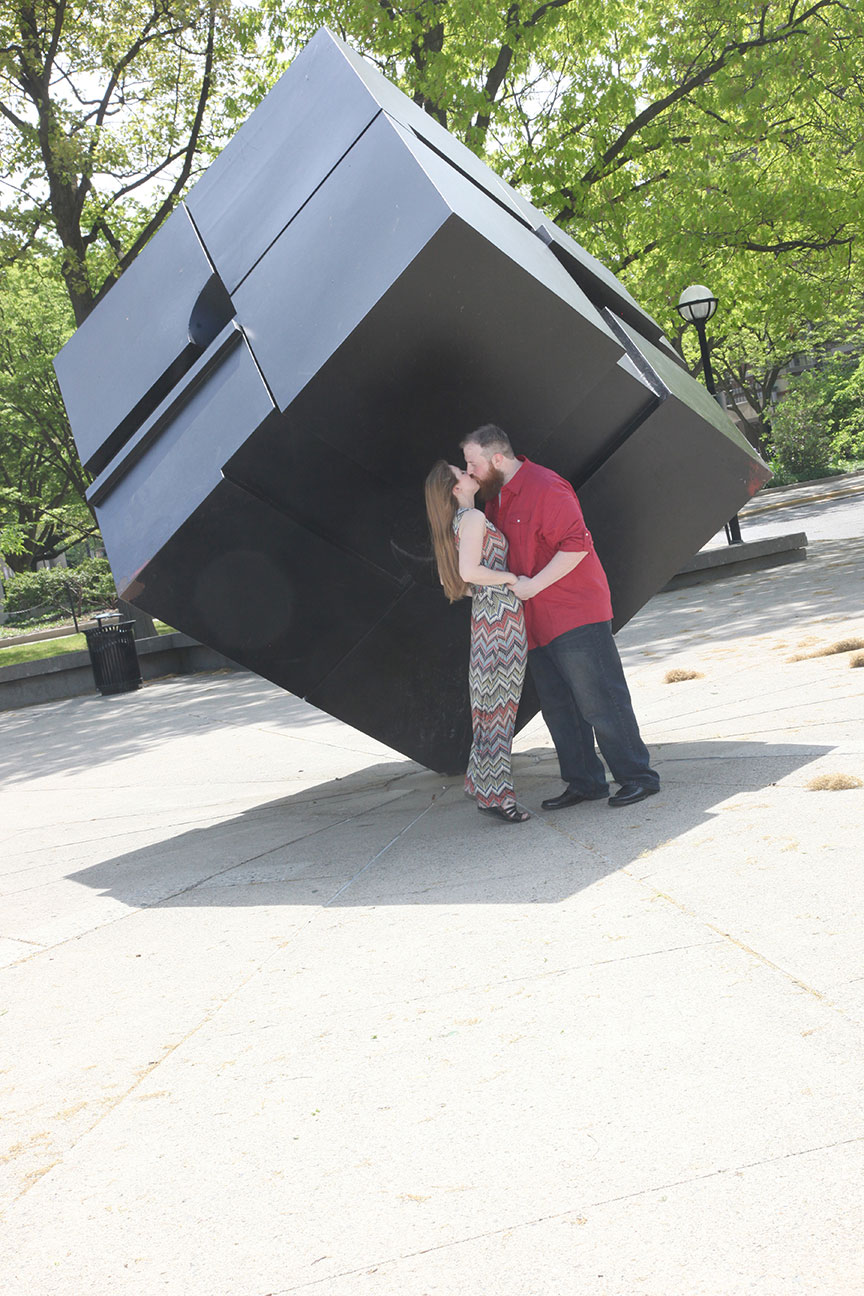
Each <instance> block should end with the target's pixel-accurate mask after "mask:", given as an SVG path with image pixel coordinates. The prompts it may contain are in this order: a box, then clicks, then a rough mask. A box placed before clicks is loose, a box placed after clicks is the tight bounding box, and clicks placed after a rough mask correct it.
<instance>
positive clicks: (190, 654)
mask: <svg viewBox="0 0 864 1296" xmlns="http://www.w3.org/2000/svg"><path fill="white" fill-rule="evenodd" d="M136 647H137V649H138V660H139V661H140V663H141V675H142V677H143V678H144V679H145V680H150V679H158V678H159V677H160V676H163V675H194V674H197V673H198V672H199V671H212V670H238V669H239V667H237V666H236V665H235V663H234V662H232V661H229V660H228V658H227V657H223V656H222V654H221V653H217V652H214V651H213V649H212V648H205V647H204V645H203V644H199V643H198V642H197V641H196V640H195V639H190V638H189V636H188V635H184V634H180V632H179V631H177V630H175V631H174V632H173V633H172V634H166V635H155V636H154V637H153V638H151V639H139V640H138V641H137V642H136ZM96 691H97V690H96V684H95V682H94V679H93V668H92V666H91V665H90V654H89V653H88V652H87V651H86V650H84V651H82V652H71V653H58V655H57V656H56V657H46V658H45V659H44V660H42V661H33V662H22V663H21V664H20V665H17V666H2V667H0V711H9V710H15V709H16V708H18V707H26V706H34V705H36V704H38V703H40V702H56V701H59V700H60V699H61V698H71V697H80V696H81V695H82V694H85V693H96Z"/></svg>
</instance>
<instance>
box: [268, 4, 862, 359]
mask: <svg viewBox="0 0 864 1296" xmlns="http://www.w3.org/2000/svg"><path fill="white" fill-rule="evenodd" d="M264 10H265V14H266V20H267V30H268V33H269V36H270V40H271V58H272V60H274V62H273V63H272V64H271V71H272V70H273V69H274V68H275V61H278V57H279V51H280V49H282V50H284V51H285V52H286V53H290V52H292V51H293V50H294V49H295V48H296V47H297V46H298V45H299V44H300V43H302V42H303V41H304V40H306V39H307V38H308V37H309V35H311V33H312V31H313V30H314V29H315V28H316V27H317V26H319V25H320V24H321V23H325V22H326V23H327V24H328V25H330V26H332V27H334V28H335V29H336V30H337V31H339V32H340V33H341V34H342V35H344V36H345V37H346V38H347V39H349V40H350V41H351V42H352V43H353V44H355V45H356V46H358V47H359V48H361V49H362V50H363V51H364V52H366V53H367V54H368V55H369V56H370V58H372V59H373V61H375V62H376V63H377V64H378V65H379V66H380V67H381V68H382V70H383V71H384V72H385V73H387V74H388V75H389V76H391V77H392V78H394V79H395V80H397V81H398V82H399V83H400V84H401V85H402V88H403V89H405V90H406V91H407V92H408V93H409V94H410V95H412V96H413V98H414V100H415V101H416V102H417V103H418V104H420V105H421V106H422V107H424V108H425V109H426V110H427V111H428V112H430V113H432V114H433V115H434V116H435V117H436V118H437V119H438V120H439V121H441V122H442V123H443V124H444V125H446V126H447V127H448V128H449V129H450V130H452V131H453V132H454V133H455V134H457V135H458V136H460V137H461V138H462V139H463V140H465V142H466V143H468V144H469V146H470V147H471V148H473V149H474V150H475V151H476V152H478V153H479V154H481V155H483V156H484V157H485V158H486V160H487V161H489V162H490V163H491V164H492V165H493V166H494V167H495V168H496V169H497V170H498V171H499V172H500V173H501V174H503V175H504V176H505V178H507V179H508V180H510V181H511V182H512V183H513V184H515V185H516V186H517V187H519V188H521V189H523V190H524V191H525V192H527V193H528V195H529V196H530V197H531V198H532V200H533V201H534V202H535V203H536V205H537V206H539V207H540V208H541V209H542V210H543V211H544V212H546V214H547V215H549V216H550V217H551V218H552V219H554V220H555V221H557V223H558V224H559V225H561V226H562V227H563V228H565V229H567V230H568V231H569V232H570V233H572V234H573V235H574V236H575V237H576V238H577V239H578V240H579V241H580V242H582V243H584V244H585V245H586V246H587V247H588V248H589V249H590V251H591V252H592V253H594V255H596V256H598V257H599V258H600V259H601V260H603V261H604V262H605V263H606V264H608V265H609V266H610V267H611V268H612V269H613V270H615V271H616V272H617V273H618V274H619V275H620V276H621V277H622V278H623V280H624V281H625V282H626V283H627V285H628V287H630V289H631V291H633V293H634V295H635V296H636V297H637V299H638V300H639V301H640V302H642V303H643V304H644V305H645V306H646V307H647V308H648V309H650V310H652V311H653V313H655V314H656V315H657V316H658V318H659V319H660V320H661V322H663V323H664V324H666V325H667V326H668V325H669V324H670V323H672V325H673V328H674V320H675V316H674V303H675V301H676V300H677V297H678V294H679V292H680V290H681V288H682V287H683V286H684V285H685V284H686V283H689V282H693V281H696V282H705V281H706V279H707V280H709V281H710V282H711V285H712V287H713V289H714V291H715V292H716V293H717V295H718V296H719V297H720V298H721V300H722V301H723V303H724V318H725V321H726V328H727V330H728V331H729V332H730V334H731V333H735V332H736V331H738V330H739V329H740V328H742V327H745V326H746V327H752V328H755V329H756V330H757V331H759V330H765V329H768V331H769V332H770V333H771V334H772V335H775V336H779V335H782V333H783V332H784V331H788V330H789V329H790V328H798V327H800V326H801V324H802V323H803V321H805V320H806V319H808V318H810V319H813V318H820V317H821V315H822V314H823V303H824V300H825V296H826V285H828V284H831V285H832V287H833V288H834V289H835V290H836V288H837V286H838V285H839V286H840V287H841V288H842V290H843V291H845V290H846V285H847V284H850V283H859V284H860V281H861V263H860V252H859V249H860V241H861V230H862V196H864V174H862V173H864V165H862V164H864V146H862V139H864V129H862V127H864V111H862V105H864V96H862V80H861V77H860V75H859V72H858V68H859V66H860V64H861V61H862V54H864V20H862V17H861V11H860V8H859V7H857V6H853V5H851V4H847V3H845V0H810V2H809V3H799V2H798V0H791V3H790V2H789V0H787V2H786V3H783V4H781V3H777V2H776V0H768V2H767V3H763V4H760V5H757V6H756V7H754V6H753V5H752V4H749V3H748V4H743V3H740V2H739V0H677V2H673V3H672V4H671V5H669V4H668V3H666V0H644V3H642V4H639V5H637V4H635V3H633V0H613V2H611V3H607V4H603V5H585V4H578V3H576V0H533V2H532V3H521V2H520V0H514V2H513V3H510V4H508V5H503V6H502V5H500V4H496V3H493V0H473V2H472V3H470V4H469V3H467V0H420V2H419V3H417V2H416V0H412V2H411V3H410V4H399V3H391V2H390V0H379V2H378V3H377V4H372V3H369V0H347V2H345V3H342V0H340V3H339V4H338V5H336V4H334V3H332V0H310V2H308V3H306V4H304V5H302V6H295V5H290V6H289V5H286V4H285V3H284V0H264ZM686 345H687V346H688V348H689V343H687V344H686Z"/></svg>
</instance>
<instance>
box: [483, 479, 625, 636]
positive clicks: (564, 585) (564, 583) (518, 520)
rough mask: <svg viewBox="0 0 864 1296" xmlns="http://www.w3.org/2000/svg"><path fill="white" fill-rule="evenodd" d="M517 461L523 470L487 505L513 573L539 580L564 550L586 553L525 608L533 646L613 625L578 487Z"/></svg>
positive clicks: (603, 574)
mask: <svg viewBox="0 0 864 1296" xmlns="http://www.w3.org/2000/svg"><path fill="white" fill-rule="evenodd" d="M517 458H518V459H519V460H520V461H521V463H522V467H521V468H520V469H519V470H518V472H517V473H516V474H515V476H513V477H511V479H510V481H509V482H508V483H507V485H506V486H503V487H502V488H501V492H500V494H499V495H498V496H496V497H495V499H492V500H490V501H489V502H488V504H487V505H486V516H487V517H488V518H489V521H490V522H492V523H494V525H495V526H497V527H498V528H499V530H501V531H503V532H504V535H505V536H506V537H507V540H508V542H509V544H510V557H509V559H508V567H509V569H510V571H512V572H515V573H516V575H517V576H536V574H537V572H539V571H542V570H543V568H544V567H545V566H546V564H547V563H548V562H549V560H550V559H551V558H553V557H554V556H555V554H556V553H558V552H559V551H560V550H562V549H563V550H564V551H565V552H566V553H584V554H585V557H584V558H583V559H582V561H581V562H580V563H578V564H577V566H576V567H574V569H573V570H572V571H571V572H568V573H567V575H566V576H563V577H562V578H561V580H559V581H556V582H555V584H554V585H549V586H548V587H547V588H546V589H545V590H542V591H541V593H539V594H537V595H536V596H535V597H534V598H532V599H527V600H526V602H525V603H524V604H523V607H524V609H525V626H526V629H527V631H528V647H529V648H542V647H543V646H544V645H545V644H548V643H549V642H550V641H551V640H552V639H557V638H558V636H559V635H561V634H565V633H566V632H567V631H568V630H575V629H576V627H577V626H582V625H592V624H594V622H597V621H611V619H612V599H611V596H610V594H609V583H608V581H607V580H606V573H605V572H604V570H603V568H602V566H601V564H600V559H599V558H598V557H597V554H596V553H595V552H594V543H593V541H592V539H591V532H590V531H589V530H588V528H587V527H586V526H585V519H584V518H583V517H582V510H581V508H580V507H579V501H578V500H577V498H576V492H575V491H574V490H573V487H572V486H571V485H570V483H569V482H566V481H565V480H564V478H563V477H559V476H558V474H557V473H555V472H552V470H551V469H550V468H543V467H541V465H540V464H535V463H532V462H531V460H530V459H526V458H525V457H524V455H518V456H517Z"/></svg>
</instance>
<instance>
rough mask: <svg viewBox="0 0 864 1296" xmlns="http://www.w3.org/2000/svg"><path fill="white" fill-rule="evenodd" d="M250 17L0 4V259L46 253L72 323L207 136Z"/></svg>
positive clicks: (168, 8) (156, 5) (186, 4)
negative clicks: (54, 258) (0, 202)
mask: <svg viewBox="0 0 864 1296" xmlns="http://www.w3.org/2000/svg"><path fill="white" fill-rule="evenodd" d="M257 22H258V20H257V17H256V15H255V11H254V9H252V8H249V7H243V6H238V7H237V9H236V11H235V9H234V8H232V5H231V0H150V2H149V3H140V0H131V2H130V3H128V4H118V3H116V0H91V3H89V4H88V5H86V6H75V7H73V6H72V5H69V4H68V3H67V0H9V3H7V4H5V5H4V6H3V10H2V16H0V149H2V154H3V158H4V170H3V183H4V186H5V189H6V192H7V194H8V195H9V197H8V199H7V201H6V204H5V206H4V207H3V208H2V210H0V249H2V251H3V253H4V254H5V257H6V259H7V260H8V259H10V258H13V257H20V256H21V255H22V253H23V252H25V251H26V250H27V249H29V248H33V247H38V248H39V249H40V250H41V252H42V254H43V255H46V254H48V253H49V252H51V251H54V250H55V249H58V250H59V253H60V256H59V272H60V275H61V277H62V280H63V283H64V284H65V287H66V291H67V293H68V297H69V301H70V302H71V305H72V310H73V313H74V318H75V322H76V323H77V324H80V323H81V321H82V320H83V319H84V318H85V317H86V316H87V314H88V313H89V312H90V311H91V310H92V308H93V306H94V304H95V302H96V301H97V300H98V299H99V297H100V295H101V294H102V293H103V292H105V291H106V290H107V288H108V287H110V285H111V284H112V283H113V282H114V280H115V279H116V278H117V276H118V275H119V274H120V273H121V272H122V271H123V270H124V269H125V268H126V266H128V265H129V264H131V262H132V261H133V260H134V258H135V257H136V256H137V254H138V252H140V250H141V248H142V247H144V245H145V244H146V242H147V241H148V239H149V238H150V237H151V236H152V235H153V234H154V233H155V231H156V230H157V229H158V228H159V226H160V225H161V224H162V222H163V221H164V219H165V218H166V216H167V215H168V214H169V213H170V211H171V210H172V208H173V206H174V205H175V203H176V202H177V199H178V197H179V195H180V194H181V193H182V191H183V189H184V187H185V186H186V185H187V184H188V182H189V180H190V178H192V176H193V175H194V173H195V169H196V167H200V165H201V155H202V154H203V153H204V152H205V151H206V149H207V147H209V146H210V145H211V144H213V142H214V140H215V139H216V138H218V129H217V127H218V123H214V120H213V115H212V113H211V101H212V100H213V98H214V94H215V92H216V90H217V88H218V87H219V86H223V87H224V86H227V85H230V82H231V80H232V78H233V76H234V75H235V72H236V65H237V60H238V58H240V56H241V51H242V49H243V48H244V47H245V45H246V44H247V43H248V42H249V41H252V40H253V39H254V33H255V30H256V28H257Z"/></svg>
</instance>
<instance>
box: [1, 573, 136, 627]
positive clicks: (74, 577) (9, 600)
mask: <svg viewBox="0 0 864 1296" xmlns="http://www.w3.org/2000/svg"><path fill="white" fill-rule="evenodd" d="M5 588H6V598H5V604H6V611H7V612H9V613H13V614H14V613H16V612H17V613H21V612H26V611H28V610H29V609H31V608H32V609H33V610H34V617H42V618H43V619H44V617H45V616H50V615H53V613H55V612H60V613H64V612H68V611H69V607H70V596H71V600H72V603H73V605H74V607H75V613H76V615H77V616H80V615H81V614H82V613H85V612H91V611H96V610H98V609H99V608H104V607H111V606H112V605H113V604H114V602H115V601H116V599H117V591H116V589H115V588H114V580H113V578H112V576H111V568H110V567H109V565H108V560H107V558H86V559H85V560H84V562H82V563H80V564H79V565H78V566H77V567H42V568H40V569H39V571H35V572H19V573H17V574H16V575H15V576H10V577H9V579H8V580H7V581H6V582H5Z"/></svg>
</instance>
